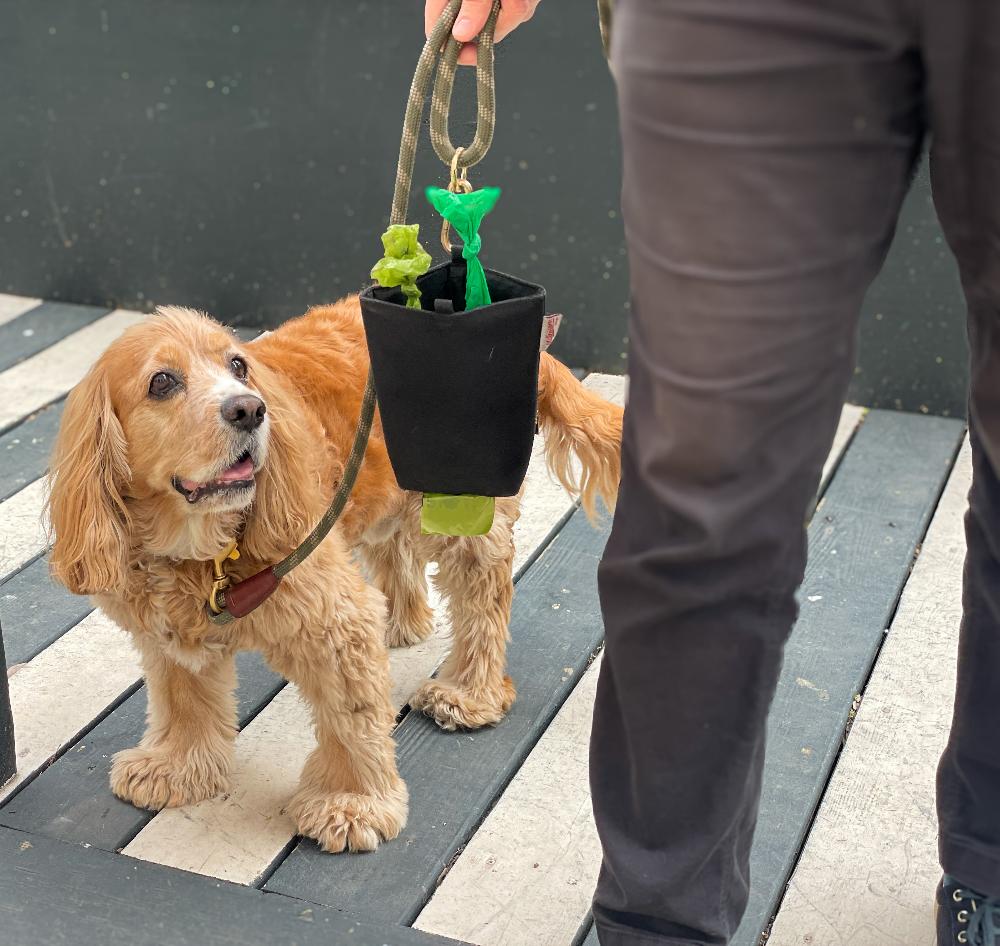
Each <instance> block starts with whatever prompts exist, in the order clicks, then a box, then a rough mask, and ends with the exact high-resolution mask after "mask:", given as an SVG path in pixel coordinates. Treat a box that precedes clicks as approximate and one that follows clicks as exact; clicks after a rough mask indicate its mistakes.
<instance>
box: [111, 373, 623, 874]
mask: <svg viewBox="0 0 1000 946" xmlns="http://www.w3.org/2000/svg"><path fill="white" fill-rule="evenodd" d="M584 385H585V386H586V387H587V388H589V389H591V390H594V391H596V392H598V393H600V394H601V395H602V396H604V397H606V398H608V399H609V400H612V401H615V402H617V403H622V400H623V398H624V390H625V382H624V379H623V378H620V377H613V376H608V375H591V376H589V377H588V378H587V379H586V381H585V382H584ZM573 507H574V504H573V501H572V500H571V499H570V497H569V496H568V495H567V493H566V491H565V490H564V489H563V488H562V486H561V485H560V484H559V483H557V482H556V481H555V480H553V479H552V478H551V477H550V476H549V473H548V470H547V469H546V466H545V456H544V449H543V441H542V438H541V437H540V436H536V437H535V443H534V447H533V450H532V457H531V464H530V466H529V469H528V475H527V477H526V480H525V492H524V500H523V502H522V507H521V508H522V511H521V517H520V519H519V520H518V522H517V524H516V526H515V530H514V546H515V557H514V571H515V573H517V572H519V571H520V570H521V569H522V566H523V565H524V563H525V562H527V561H529V560H530V559H531V558H532V557H533V556H534V554H535V552H536V551H537V549H538V548H539V547H540V546H541V545H542V544H543V543H544V542H545V541H546V539H547V538H548V537H549V535H550V533H551V532H552V530H553V528H554V527H555V526H557V525H558V524H559V523H560V521H562V520H563V519H564V518H565V516H566V514H567V513H568V512H569V511H571V510H572V509H573ZM432 603H434V604H435V605H436V604H437V602H436V601H433V602H432ZM449 645H450V641H449V629H448V627H447V623H446V622H445V620H444V619H443V616H442V615H441V614H440V612H439V610H438V609H437V608H436V609H435V631H434V634H433V635H432V636H431V637H430V638H429V639H428V640H426V641H424V642H422V643H421V644H418V645H416V646H414V647H409V648H398V649H396V650H393V651H391V652H390V666H391V673H392V680H393V693H392V698H393V701H394V705H395V706H396V707H397V708H402V707H403V706H405V704H406V701H407V699H408V698H409V696H410V694H411V693H413V691H414V690H415V689H416V688H417V687H418V686H419V685H420V684H421V683H422V682H423V681H424V680H425V679H426V678H427V677H428V676H430V674H432V673H433V672H434V670H435V669H436V668H437V666H438V664H439V663H440V662H441V660H443V659H444V657H445V656H446V654H447V651H448V648H449ZM314 745H315V741H314V739H313V736H312V726H311V725H310V722H309V714H308V708H307V707H306V706H305V705H304V704H303V702H302V700H301V699H300V697H299V695H298V693H297V691H296V690H295V688H294V687H291V686H290V687H286V688H285V689H284V690H283V691H282V692H281V693H280V694H279V695H278V697H276V698H275V699H274V700H273V701H272V703H271V704H270V705H269V706H268V707H267V708H266V709H264V710H263V711H262V712H261V713H260V714H259V715H258V716H257V717H256V718H255V719H254V720H253V721H252V722H251V723H250V724H249V725H248V726H247V727H246V728H245V729H244V730H243V731H242V732H241V733H240V735H239V737H238V738H237V741H236V764H235V767H234V771H233V778H232V784H233V790H232V791H231V792H230V793H228V794H227V795H226V796H222V797H220V798H215V799H210V800H209V801H205V802H202V803H200V804H199V805H194V806H191V807H188V808H180V809H173V810H168V811H163V812H160V814H158V815H157V816H156V817H155V818H153V820H152V821H150V823H149V824H148V825H147V826H146V827H145V828H144V829H143V830H142V831H140V832H139V834H138V835H136V837H135V838H134V839H133V840H132V841H131V842H130V843H129V844H128V845H126V847H125V848H124V849H123V853H125V854H128V855H130V856H132V857H138V858H141V859H143V860H149V861H154V862H156V863H160V864H166V865H169V866H172V867H178V868H181V869H183V870H189V871H194V872H196V873H205V874H210V875H211V876H215V877H219V878H222V879H225V880H231V881H235V882H238V883H244V884H250V883H254V882H256V881H257V880H259V879H260V878H261V877H262V876H264V874H265V873H266V871H267V870H268V868H269V867H270V866H271V865H272V863H273V862H274V861H275V859H277V858H279V857H280V856H281V855H282V854H283V853H284V852H285V851H286V849H287V847H288V844H289V843H290V842H291V841H292V840H293V838H294V837H295V829H294V827H293V825H292V822H291V820H290V819H289V818H288V817H287V816H286V815H285V814H284V811H283V805H284V804H285V803H286V802H287V800H288V799H289V798H290V797H291V795H292V794H293V792H294V789H295V785H296V783H297V780H298V775H299V771H300V770H301V767H302V763H303V762H304V761H305V757H306V756H307V755H308V753H309V752H310V751H311V750H312V747H313V746H314Z"/></svg>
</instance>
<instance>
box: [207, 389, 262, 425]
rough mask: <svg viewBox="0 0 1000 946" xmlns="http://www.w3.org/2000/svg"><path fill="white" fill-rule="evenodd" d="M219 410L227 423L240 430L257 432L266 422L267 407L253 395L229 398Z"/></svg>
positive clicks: (239, 395) (238, 395)
mask: <svg viewBox="0 0 1000 946" xmlns="http://www.w3.org/2000/svg"><path fill="white" fill-rule="evenodd" d="M219 410H220V411H221V412H222V417H223V419H224V420H225V421H226V423H228V424H232V425H233V426H234V427H236V428H237V429H238V430H256V429H257V428H258V427H260V425H261V424H262V423H263V422H264V415H265V414H266V413H267V405H265V404H264V402H263V401H262V400H261V399H260V398H259V397H254V395H252V394H236V395H234V396H233V397H227V398H226V399H225V400H224V401H223V402H222V407H220V408H219Z"/></svg>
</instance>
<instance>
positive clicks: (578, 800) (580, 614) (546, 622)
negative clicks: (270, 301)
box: [0, 295, 969, 946]
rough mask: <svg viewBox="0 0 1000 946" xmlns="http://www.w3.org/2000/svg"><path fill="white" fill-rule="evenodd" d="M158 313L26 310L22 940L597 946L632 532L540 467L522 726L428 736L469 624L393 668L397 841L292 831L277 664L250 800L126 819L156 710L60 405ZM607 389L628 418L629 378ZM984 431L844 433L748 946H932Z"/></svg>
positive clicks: (780, 752) (15, 898)
mask: <svg viewBox="0 0 1000 946" xmlns="http://www.w3.org/2000/svg"><path fill="white" fill-rule="evenodd" d="M141 318H142V316H141V315H140V314H138V313H133V312H125V311H120V310H119V311H114V312H109V311H107V310H103V309H94V308H91V307H85V306H73V305H68V304H63V303H60V304H58V305H57V304H54V303H41V302H39V300H35V299H21V298H18V297H11V296H2V295H0V622H2V627H3V636H4V641H5V644H6V656H7V664H8V677H9V686H10V695H11V703H12V707H13V712H14V718H15V727H16V735H17V759H18V772H17V774H16V776H15V777H14V779H13V780H12V781H11V782H9V783H7V785H5V786H3V787H2V788H0V942H3V943H4V944H8V943H9V944H12V946H14V944H20V943H25V944H27V943H32V944H41V946H46V944H50V943H63V942H66V943H74V944H91V943H93V944H126V943H127V944H129V946H135V944H147V943H148V944H177V946H180V944H216V943H218V944H228V943H233V944H235V943H240V944H254V943H271V942H281V943H297V944H313V943H317V944H318V943H341V942H343V943H357V944H362V946H368V944H373V946H374V944H396V943H399V944H404V946H405V944H409V943H414V944H416V943H428V944H429V943H435V942H437V943H442V942H446V941H448V940H449V939H450V940H458V941H460V942H465V943H473V944H480V946H521V944H524V946H548V944H553V946H556V944H559V946H569V944H573V943H579V942H581V941H583V940H586V941H587V942H588V943H590V944H596V936H595V935H594V933H593V931H592V930H591V929H590V921H589V918H588V907H589V903H590V897H591V894H592V890H593V885H594V881H595V878H596V875H597V869H598V866H599V862H600V852H599V845H598V842H597V837H596V833H595V830H594V826H593V819H592V816H591V812H590V796H589V791H588V785H587V778H586V767H587V743H588V738H589V727H590V715H591V707H592V703H593V696H594V688H595V683H596V679H597V674H598V671H599V667H600V651H601V644H602V636H603V628H602V624H601V618H600V612H599V607H598V600H597V592H596V584H595V574H596V567H597V562H598V560H599V557H600V554H601V551H602V549H603V545H604V542H605V541H606V538H607V527H608V524H607V523H605V524H604V525H603V527H601V528H598V529H594V528H592V527H591V526H590V525H589V524H588V523H587V521H586V519H585V517H584V516H583V515H582V513H581V512H580V511H579V510H577V508H576V507H575V505H574V504H573V503H572V502H571V500H570V499H569V497H568V496H567V495H566V494H565V493H564V492H563V490H562V489H561V487H559V486H558V485H557V484H555V483H554V482H553V481H552V480H551V479H550V478H549V476H548V474H547V472H546V470H545V467H544V462H543V460H542V458H541V455H540V453H539V451H538V449H536V452H535V455H534V456H533V459H532V466H531V470H530V472H529V481H528V488H527V492H526V498H525V503H524V507H523V512H522V516H521V520H520V522H519V523H518V528H517V533H516V537H515V539H516V548H517V558H516V570H517V571H516V577H517V586H516V587H517V590H516V595H515V603H514V612H513V617H512V625H511V636H512V642H511V645H510V651H509V658H510V673H511V674H512V676H513V677H514V679H515V681H516V682H517V685H518V701H517V703H516V704H515V707H514V709H513V710H512V712H511V714H510V716H509V717H508V718H507V719H505V720H504V721H503V723H502V724H501V725H499V726H498V727H496V728H495V729H490V730H486V731H481V732H474V733H452V734H448V733H443V732H441V731H439V730H438V729H437V728H436V727H435V726H434V725H433V724H432V723H431V722H430V721H429V720H427V719H425V718H424V717H422V716H420V715H418V714H415V713H409V712H407V705H406V704H407V698H408V696H409V694H410V693H412V692H413V690H414V689H415V687H416V686H417V684H418V683H419V682H420V681H421V680H422V679H423V678H424V677H426V676H427V675H428V674H429V673H431V672H433V670H434V668H435V667H436V666H437V664H438V663H439V662H440V660H441V658H442V656H443V654H444V652H445V650H446V648H447V634H448V628H447V626H446V623H445V621H444V619H443V617H442V619H441V620H440V621H439V625H438V628H437V631H436V632H435V634H434V635H433V636H432V637H431V638H430V639H429V640H428V641H426V642H424V643H423V644H420V645H418V646H416V647H413V648H408V649H400V650H396V651H394V652H393V653H392V657H391V663H392V673H393V685H394V686H393V696H394V699H395V700H396V705H397V706H398V707H399V709H400V722H399V725H398V727H397V730H396V738H397V743H398V756H399V763H400V768H401V771H402V774H403V777H404V778H405V779H406V781H407V783H408V785H409V789H410V798H411V807H410V822H409V824H408V826H407V828H406V830H405V831H404V833H403V835H402V836H401V837H400V838H399V839H398V840H396V841H394V842H391V843H389V844H387V845H384V846H383V847H382V848H380V849H379V851H378V852H376V853H375V854H370V855H341V856H330V855H325V854H322V853H321V852H319V851H318V849H317V848H316V846H315V845H314V844H313V843H311V842H308V841H303V840H301V839H299V838H296V837H295V836H294V829H293V828H292V825H291V822H290V821H289V819H288V818H287V817H286V816H285V815H284V813H283V810H282V809H283V805H284V804H285V803H286V801H287V800H288V798H289V797H290V795H291V793H292V789H293V786H294V784H295V781H296V778H297V775H298V771H299V768H300V766H301V764H302V761H303V759H304V757H305V755H306V753H307V752H308V751H309V749H310V748H311V745H312V736H311V733H310V729H309V723H308V713H307V711H306V709H305V707H304V706H303V704H302V702H301V700H300V699H299V697H298V695H297V693H296V692H295V689H294V687H291V686H286V685H285V682H284V681H283V680H282V679H281V678H280V677H278V676H277V675H276V674H274V673H273V672H272V671H271V670H270V669H269V668H267V667H266V666H265V665H264V663H263V662H262V661H261V660H260V658H259V657H257V656H256V655H254V654H243V655H241V656H240V658H239V661H238V665H239V676H240V683H239V693H238V699H239V714H240V726H241V732H240V735H239V738H238V740H237V763H236V771H235V773H234V778H233V790H232V791H231V792H230V793H229V794H228V795H226V796H223V797H221V798H217V799H214V800H212V801H209V802H205V803H202V804H200V805H196V806H192V807H189V808H185V809H174V810H168V811H164V812H161V813H159V814H155V815H154V814H153V813H151V812H145V811H140V810H138V809H135V808H133V807H132V806H130V805H127V804H124V803H122V802H120V801H118V800H117V799H115V798H114V797H113V796H112V795H111V793H110V790H109V788H108V770H109V766H110V760H111V756H112V755H113V754H114V753H115V752H117V751H118V750H119V749H123V748H126V747H128V746H131V745H133V744H134V743H135V742H136V741H137V740H138V739H139V737H140V735H141V732H142V728H143V724H144V716H145V709H146V694H145V690H144V688H143V686H142V681H141V675H140V671H139V667H138V662H137V660H136V657H135V654H134V652H133V651H132V648H131V645H130V643H129V641H128V639H127V637H126V635H124V634H123V633H122V632H121V631H120V630H119V629H118V628H116V627H115V626H114V625H113V624H112V623H111V622H110V621H109V620H108V619H107V618H105V617H104V616H103V615H101V614H100V613H99V612H96V611H93V610H92V609H91V607H90V605H89V603H88V602H87V601H86V600H85V599H80V598H74V597H73V596H71V595H69V594H68V593H66V592H65V591H64V590H62V589H60V588H59V587H58V586H56V585H54V584H53V583H52V582H51V580H50V579H49V577H48V574H47V567H46V560H45V552H46V537H45V530H44V527H43V523H42V506H43V500H44V494H43V488H42V480H41V477H42V475H43V473H44V470H45V465H46V461H47V456H48V452H49V450H50V448H51V443H52V438H53V435H54V432H55V430H56V428H57V426H58V422H59V416H60V412H61V406H62V401H61V399H62V398H63V397H64V396H65V394H66V392H67V391H68V390H69V389H70V387H72V385H73V384H75V383H76V382H77V381H78V380H79V379H80V377H81V376H82V374H83V372H84V371H85V370H86V368H87V366H88V365H89V364H90V363H91V362H92V360H93V359H94V358H95V357H96V356H97V355H98V354H99V353H100V351H101V350H102V349H103V347H104V346H105V345H106V344H107V343H108V342H109V341H110V340H111V339H112V338H114V337H115V336H116V335H117V334H118V333H119V332H121V331H122V329H123V328H124V327H126V326H127V325H129V324H131V323H132V322H134V321H136V320H137V319H141ZM585 383H587V384H588V385H589V386H591V387H594V388H597V389H600V390H601V391H602V392H604V393H605V394H606V395H607V396H609V397H612V398H615V399H617V400H619V401H620V400H621V399H622V397H623V392H624V384H623V381H622V379H620V378H610V377H606V376H591V377H589V378H588V379H587V380H586V382H585ZM964 434H965V432H964V428H963V426H962V424H961V423H960V422H958V421H954V420H946V419H941V418H933V417H925V416H921V415H905V414H894V413H887V412H880V411H873V412H870V413H867V414H864V413H863V412H862V411H861V410H860V409H858V408H853V407H847V408H845V410H844V414H843V417H842V422H841V425H840V430H839V431H838V436H837V442H836V444H835V445H834V449H833V452H832V453H831V456H830V459H829V462H828V464H827V470H826V476H825V479H824V487H823V493H822V496H821V500H820V504H819V507H818V509H817V511H816V513H815V515H814V516H813V518H812V521H811V523H810V526H809V544H810V563H809V567H808V570H807V575H806V580H805V584H804V586H803V588H802V591H801V603H802V611H801V616H800V618H799V621H798V623H797V625H796V628H795V631H794V633H793V635H792V639H791V642H790V644H789V648H788V651H787V655H786V661H785V667H784V672H783V674H782V678H781V682H780V685H779V688H778V694H777V697H776V699H775V703H774V707H773V710H772V714H771V721H770V743H769V748H768V755H767V764H766V772H765V783H764V798H763V804H762V810H761V816H760V822H759V827H758V834H757V840H756V843H755V847H754V850H753V857H752V869H753V889H752V895H751V902H750V908H749V910H748V913H747V917H746V920H745V921H744V924H743V926H742V927H741V929H740V931H739V934H738V936H737V939H736V941H735V943H736V946H755V944H757V943H758V942H760V940H761V937H762V934H763V935H766V936H769V940H768V941H769V942H770V943H771V944H780V946H792V944H809V946H824V944H829V946H834V944H837V946H839V944H847V943H850V944H851V946H867V944H872V946H875V944H879V946H882V944H900V946H903V944H906V946H923V944H928V946H929V944H931V943H933V925H932V910H931V898H932V893H933V886H934V882H935V881H936V879H937V867H936V860H935V854H934V849H935V837H934V832H935V825H934V814H933V812H934V808H933V779H934V766H935V764H936V756H937V754H938V752H939V751H940V747H941V745H942V743H943V739H944V737H945V735H946V731H947V723H948V720H949V717H950V710H951V706H950V702H951V689H952V687H953V685H954V681H953V669H952V668H953V664H954V651H955V636H956V632H957V626H958V616H959V581H960V572H961V559H962V552H963V537H962V531H961V516H962V512H963V509H964V501H965V500H964V497H965V492H966V490H967V488H968V483H969V464H968V457H967V454H966V452H965V450H964V449H963V439H964ZM536 447H537V445H536ZM942 493H943V495H942ZM928 526H930V529H929V531H928ZM918 552H919V557H918ZM914 562H915V563H916V564H915V567H914ZM901 596H902V597H901ZM848 731H850V735H849V737H847V733H848ZM845 739H846V742H845ZM786 888H787V893H786ZM775 915H777V918H776V919H775Z"/></svg>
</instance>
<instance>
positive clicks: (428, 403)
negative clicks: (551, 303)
mask: <svg viewBox="0 0 1000 946" xmlns="http://www.w3.org/2000/svg"><path fill="white" fill-rule="evenodd" d="M465 274H466V266H465V262H464V260H462V259H461V257H460V256H457V257H456V258H455V259H453V260H451V261H450V262H448V263H443V264H441V265H439V266H435V267H433V268H432V269H430V270H429V271H428V272H427V273H425V274H424V275H423V276H421V277H420V278H419V279H418V280H417V285H418V286H419V287H420V291H421V299H420V305H421V308H420V309H415V308H414V309H410V308H407V307H406V305H405V302H406V299H405V297H404V296H403V293H402V291H401V290H400V289H398V288H383V287H381V286H370V287H369V288H367V289H365V290H363V291H362V293H361V314H362V318H363V319H364V326H365V335H366V337H367V340H368V354H369V356H370V358H371V364H372V373H373V375H374V379H375V390H376V393H377V395H378V403H379V411H380V414H381V418H382V430H383V432H384V434H385V440H386V446H387V448H388V451H389V459H390V461H391V462H392V467H393V471H394V472H395V474H396V480H397V482H398V483H399V485H400V486H401V487H402V488H403V489H407V490H414V491H416V492H424V493H450V494H455V495H460V494H473V495H476V496H513V495H514V494H516V493H517V491H518V490H519V489H520V488H521V484H522V483H523V482H524V476H525V474H526V472H527V470H528V462H529V460H530V459H531V446H532V442H533V438H534V432H535V417H536V410H537V399H538V360H539V350H540V343H541V333H542V323H543V320H544V318H545V290H544V289H543V288H542V287H541V286H536V285H534V284H532V283H528V282H525V281H524V280H521V279H517V278H515V277H513V276H508V275H505V274H504V273H499V272H496V271H494V270H490V269H487V270H486V282H487V285H488V286H489V290H490V298H491V299H492V300H493V301H492V302H491V304H490V305H487V306H481V307H478V308H475V309H472V310H471V311H468V312H466V311H464V309H465Z"/></svg>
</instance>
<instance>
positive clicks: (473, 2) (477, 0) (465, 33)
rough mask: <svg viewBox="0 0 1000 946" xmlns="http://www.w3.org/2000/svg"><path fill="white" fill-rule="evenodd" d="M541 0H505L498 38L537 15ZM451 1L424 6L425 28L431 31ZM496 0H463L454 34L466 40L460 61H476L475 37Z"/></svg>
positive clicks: (466, 63)
mask: <svg viewBox="0 0 1000 946" xmlns="http://www.w3.org/2000/svg"><path fill="white" fill-rule="evenodd" d="M538 3H539V0H503V5H502V6H501V8H500V16H499V17H498V18H497V28H496V33H495V34H494V39H495V40H496V42H498V43H499V42H500V40H502V39H503V38H504V37H505V36H506V35H507V34H508V33H510V32H511V31H512V30H515V29H517V27H519V26H520V25H521V24H522V23H526V22H527V21H528V20H530V19H531V18H532V17H533V16H534V15H535V7H537V6H538ZM447 5H448V0H427V3H426V6H425V7H424V32H425V33H426V34H428V35H429V34H430V31H431V30H432V29H433V28H434V24H435V23H437V21H438V20H439V19H440V17H441V11H442V10H444V8H445V7H446V6H447ZM492 8H493V0H462V9H461V10H460V11H459V14H458V19H457V20H455V28H454V29H453V30H452V35H453V36H454V37H455V39H457V40H458V41H459V42H460V43H463V44H464V45H463V46H462V51H461V53H459V56H458V61H459V62H460V63H461V64H462V65H463V66H474V65H475V64H476V44H475V43H474V42H473V40H474V39H475V38H476V37H477V36H478V35H479V34H480V33H481V32H482V29H483V27H484V26H485V25H486V21H487V19H489V15H490V10H491V9H492Z"/></svg>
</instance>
